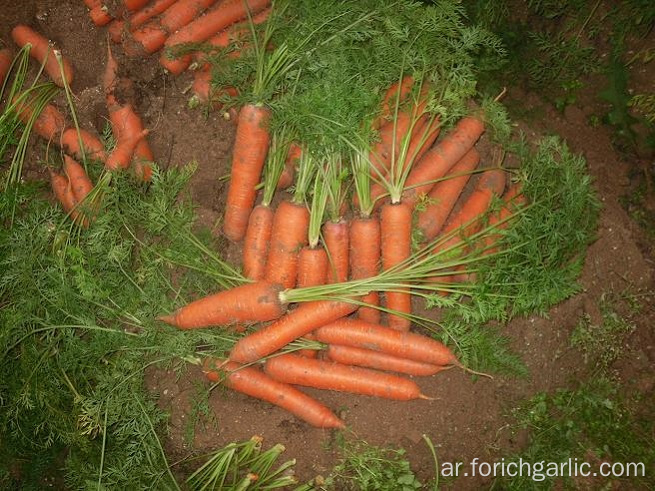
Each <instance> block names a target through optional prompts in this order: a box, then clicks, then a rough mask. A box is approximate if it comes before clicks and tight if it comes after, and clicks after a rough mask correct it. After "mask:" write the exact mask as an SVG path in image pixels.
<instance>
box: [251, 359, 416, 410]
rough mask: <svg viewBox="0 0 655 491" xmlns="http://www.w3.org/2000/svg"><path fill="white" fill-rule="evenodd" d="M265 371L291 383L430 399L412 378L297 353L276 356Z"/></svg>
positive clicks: (374, 394)
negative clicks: (315, 358) (422, 392)
mask: <svg viewBox="0 0 655 491" xmlns="http://www.w3.org/2000/svg"><path fill="white" fill-rule="evenodd" d="M264 372H266V374H268V375H269V376H271V377H272V378H273V379H275V380H278V381H280V382H286V383H288V384H294V385H303V386H306V387H315V388H317V389H327V390H336V391H339V392H350V393H354V394H363V395H367V396H375V397H383V398H385V399H393V400H395V401H409V400H412V399H419V398H422V399H427V398H426V397H425V396H424V395H422V394H421V389H419V387H418V385H416V383H415V382H413V381H412V380H408V379H406V378H402V377H398V376H397V375H391V374H388V373H382V372H378V371H376V370H369V369H368V368H360V367H354V366H349V365H342V364H341V363H335V362H331V361H323V360H313V359H311V358H305V357H302V356H296V355H291V354H287V355H280V356H274V357H272V358H269V359H268V360H266V363H265V364H264Z"/></svg>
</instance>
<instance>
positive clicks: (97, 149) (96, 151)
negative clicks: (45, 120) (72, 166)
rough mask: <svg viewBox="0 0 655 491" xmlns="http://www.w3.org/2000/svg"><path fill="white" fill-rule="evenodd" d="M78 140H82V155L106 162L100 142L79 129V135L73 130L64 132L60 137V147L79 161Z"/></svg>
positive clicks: (80, 152)
mask: <svg viewBox="0 0 655 491" xmlns="http://www.w3.org/2000/svg"><path fill="white" fill-rule="evenodd" d="M80 140H82V145H84V153H85V155H86V156H87V158H89V159H91V160H99V161H101V162H104V161H105V160H107V154H106V153H105V147H104V145H103V144H102V142H101V141H100V140H99V139H98V138H97V137H96V136H95V135H93V134H92V133H89V132H88V131H86V130H83V129H80V132H79V135H78V133H77V130H76V129H75V128H68V129H66V130H64V132H63V133H62V135H61V142H60V143H61V147H62V148H63V149H64V150H65V151H66V152H68V154H69V155H72V156H73V157H75V158H78V159H81V158H82V151H81V149H80Z"/></svg>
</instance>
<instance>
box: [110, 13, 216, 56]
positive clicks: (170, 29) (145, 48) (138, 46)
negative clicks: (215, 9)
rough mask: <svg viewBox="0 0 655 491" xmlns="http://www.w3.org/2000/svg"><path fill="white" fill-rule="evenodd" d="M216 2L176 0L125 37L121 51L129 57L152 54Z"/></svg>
mask: <svg viewBox="0 0 655 491" xmlns="http://www.w3.org/2000/svg"><path fill="white" fill-rule="evenodd" d="M214 3H216V0H178V1H177V2H175V3H174V4H173V5H171V6H170V7H169V8H167V9H166V10H165V11H164V12H163V13H162V14H161V15H160V16H159V17H157V18H156V19H152V20H151V21H150V22H148V23H146V24H144V25H142V26H141V27H140V28H139V29H136V30H135V31H133V32H132V33H131V36H127V38H126V39H125V41H124V43H123V49H124V50H125V53H127V54H128V55H129V56H139V55H142V54H144V53H147V54H152V53H154V52H155V51H158V50H160V49H161V48H162V46H164V43H165V42H166V39H167V38H168V37H169V36H170V35H171V34H173V33H174V32H176V31H177V30H178V29H180V28H182V27H183V26H185V25H187V24H188V23H189V22H191V21H192V20H193V19H195V18H196V17H198V16H199V15H200V14H201V13H202V12H203V11H204V10H206V9H207V8H209V7H211V6H212V5H213V4H214Z"/></svg>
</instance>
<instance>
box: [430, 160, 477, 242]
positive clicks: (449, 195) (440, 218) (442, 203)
mask: <svg viewBox="0 0 655 491" xmlns="http://www.w3.org/2000/svg"><path fill="white" fill-rule="evenodd" d="M479 162H480V154H479V153H478V151H477V150H476V149H475V148H472V149H471V150H469V151H468V152H467V153H466V155H464V156H463V157H462V158H461V159H460V160H459V162H457V163H456V164H455V165H454V166H453V168H452V169H450V171H449V173H448V174H449V175H452V176H455V177H450V178H449V179H447V180H445V181H441V182H438V183H437V184H435V186H434V187H433V188H432V190H431V191H430V193H429V194H428V198H429V200H430V201H431V202H429V203H428V205H427V206H426V207H425V209H424V210H422V211H420V212H419V213H418V228H419V230H420V231H421V232H422V233H423V237H424V238H425V240H428V241H429V240H432V239H433V238H435V237H436V236H437V234H438V233H439V231H440V230H441V229H442V227H443V226H444V224H445V223H446V219H447V218H448V215H450V212H451V211H452V209H453V208H454V206H455V203H456V202H457V199H458V198H459V195H460V194H462V190H463V189H464V187H465V186H466V183H467V182H468V181H469V179H470V177H471V174H470V172H471V171H472V170H473V169H475V168H476V167H477V166H478V163H479ZM458 174H461V175H459V176H458Z"/></svg>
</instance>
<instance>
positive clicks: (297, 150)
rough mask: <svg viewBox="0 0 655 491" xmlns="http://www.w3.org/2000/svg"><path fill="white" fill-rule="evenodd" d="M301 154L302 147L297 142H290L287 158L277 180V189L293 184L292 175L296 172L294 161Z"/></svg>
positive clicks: (295, 161) (296, 160)
mask: <svg viewBox="0 0 655 491" xmlns="http://www.w3.org/2000/svg"><path fill="white" fill-rule="evenodd" d="M301 155H302V147H301V146H300V145H298V144H297V143H291V145H289V154H288V155H287V160H286V161H285V163H284V170H283V171H282V175H281V176H280V179H279V180H278V182H277V188H278V189H286V188H288V187H289V186H291V184H293V177H294V175H295V173H296V163H297V162H298V160H299V159H300V156H301Z"/></svg>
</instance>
